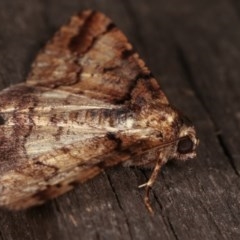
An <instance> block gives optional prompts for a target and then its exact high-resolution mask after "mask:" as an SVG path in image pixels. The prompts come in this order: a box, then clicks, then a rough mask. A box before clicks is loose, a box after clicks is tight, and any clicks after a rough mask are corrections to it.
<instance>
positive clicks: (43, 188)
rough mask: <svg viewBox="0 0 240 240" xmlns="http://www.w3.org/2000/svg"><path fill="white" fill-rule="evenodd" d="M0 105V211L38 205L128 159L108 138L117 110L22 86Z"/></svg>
mask: <svg viewBox="0 0 240 240" xmlns="http://www.w3.org/2000/svg"><path fill="white" fill-rule="evenodd" d="M9 99H11V101H9ZM0 103H1V104H0V107H1V108H0V109H1V114H0V115H1V119H2V120H3V121H4V124H3V125H1V126H0V156H1V158H0V183H1V185H0V206H4V207H7V208H10V209H23V208H27V207H30V206H33V205H38V204H41V203H43V202H45V201H46V200H48V199H50V198H54V197H56V196H58V195H60V194H62V193H64V192H66V191H68V190H70V189H71V188H73V187H74V185H76V183H81V182H84V181H86V180H88V179H90V178H93V177H94V176H95V175H97V174H98V173H100V172H101V171H103V170H104V169H105V168H106V167H108V166H112V165H116V164H119V163H121V162H122V161H124V160H126V159H128V158H129V157H130V153H129V152H120V153H119V152H117V148H118V145H119V140H118V139H117V138H116V137H115V136H114V135H111V134H109V124H108V121H112V120H111V119H112V118H115V119H116V117H115V116H114V115H116V114H119V112H122V111H123V109H122V107H116V106H115V105H112V104H106V103H104V102H102V101H99V100H94V99H91V98H88V97H85V96H82V95H78V94H77V95H76V94H69V93H68V92H65V91H61V90H60V91H59V90H52V89H50V90H49V89H48V88H43V87H36V86H35V87H32V86H27V85H26V84H19V85H15V86H13V87H11V88H9V89H5V90H4V91H2V92H1V93H0ZM16 109H17V111H16ZM101 121H103V122H102V123H101ZM116 121H117V119H116ZM98 124H100V125H101V126H102V128H97V127H96V126H97V125H98ZM104 124H105V125H106V127H104V126H103V125H104ZM111 124H113V122H111ZM119 127H121V126H119V125H118V127H117V128H118V130H119ZM124 129H125V126H122V130H124ZM114 130H115V131H117V129H115V128H114V126H113V127H111V131H114Z"/></svg>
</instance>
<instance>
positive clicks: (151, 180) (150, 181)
mask: <svg viewBox="0 0 240 240" xmlns="http://www.w3.org/2000/svg"><path fill="white" fill-rule="evenodd" d="M161 166H162V159H161V158H159V159H158V161H157V163H156V165H155V167H154V169H153V172H152V175H151V177H150V178H149V179H148V181H147V182H146V183H144V184H142V185H140V186H138V187H139V188H142V187H145V197H144V204H145V206H146V208H147V209H148V211H149V212H150V213H151V214H153V213H154V212H153V209H152V206H151V202H150V198H149V193H150V189H151V188H152V186H153V184H154V182H155V181H156V179H157V176H158V174H159V172H160V170H161Z"/></svg>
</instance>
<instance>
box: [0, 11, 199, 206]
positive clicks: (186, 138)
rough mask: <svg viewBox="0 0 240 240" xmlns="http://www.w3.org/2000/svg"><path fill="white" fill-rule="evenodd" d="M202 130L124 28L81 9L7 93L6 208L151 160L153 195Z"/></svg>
mask: <svg viewBox="0 0 240 240" xmlns="http://www.w3.org/2000/svg"><path fill="white" fill-rule="evenodd" d="M195 135H196V134H195V130H194V128H193V127H192V126H190V125H186V124H185V123H184V122H183V120H182V117H181V116H180V115H179V113H178V112H177V111H176V110H174V108H172V107H171V105H170V104H169V102H168V99H167V98H166V96H165V94H164V93H163V92H162V90H161V88H160V86H159V84H158V82H157V81H156V79H155V78H154V77H153V76H152V74H151V72H150V71H149V69H148V68H147V67H146V66H145V63H144V62H143V61H142V60H141V59H140V57H139V55H138V54H137V53H136V52H135V51H134V50H133V48H132V45H131V44H130V43H129V42H128V40H127V38H126V36H125V35H124V34H123V33H122V32H121V31H120V30H119V29H118V28H117V27H116V26H115V25H114V24H113V23H112V21H111V20H110V19H109V18H107V17H106V16H105V15H104V14H102V13H99V12H95V11H84V12H82V13H80V14H78V15H76V16H73V17H72V18H71V20H70V22H69V23H68V24H66V25H64V26H63V27H61V28H60V30H59V31H58V32H57V33H56V34H55V36H54V37H53V39H52V40H51V41H49V42H48V43H47V45H46V46H45V48H43V50H41V51H40V53H39V54H38V56H37V57H36V60H35V61H34V63H33V65H32V70H31V72H30V74H29V77H28V79H27V81H26V83H22V84H18V85H15V86H11V87H10V88H8V89H5V90H3V91H2V92H0V206H2V207H5V208H9V209H25V208H28V207H31V206H34V205H38V204H41V203H43V202H45V201H46V200H48V199H51V198H53V197H57V196H59V195H61V194H63V193H64V192H67V191H69V190H70V189H72V188H73V187H74V186H75V185H76V183H82V182H85V181H87V180H88V179H91V178H93V177H94V176H96V175H97V174H99V173H100V172H101V171H103V170H104V169H105V168H107V167H110V166H114V165H117V164H123V165H135V166H139V165H141V166H147V167H149V166H151V167H153V168H154V171H153V174H152V176H151V177H150V179H149V181H148V183H147V184H146V188H147V193H148V192H149V187H151V186H152V184H153V183H154V181H155V180H156V176H157V173H158V172H159V170H160V167H161V165H162V164H164V163H165V162H166V161H167V160H168V159H169V158H172V157H175V158H178V159H187V158H191V157H193V156H195V148H196V145H197V139H196V136H195ZM145 203H146V205H147V206H148V208H149V209H150V207H149V206H150V204H149V199H148V195H146V197H145Z"/></svg>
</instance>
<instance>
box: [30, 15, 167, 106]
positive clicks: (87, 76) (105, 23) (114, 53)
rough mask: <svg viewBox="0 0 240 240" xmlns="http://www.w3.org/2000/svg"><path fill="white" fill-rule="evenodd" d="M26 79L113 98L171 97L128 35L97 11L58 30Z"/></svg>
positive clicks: (76, 17) (32, 82) (111, 100)
mask: <svg viewBox="0 0 240 240" xmlns="http://www.w3.org/2000/svg"><path fill="white" fill-rule="evenodd" d="M27 83H29V84H31V85H38V86H45V87H48V88H58V89H61V90H65V91H68V92H71V93H77V94H85V95H87V96H90V97H92V98H95V99H100V100H103V101H105V102H110V103H114V104H115V103H116V104H118V103H124V102H125V101H126V100H130V99H134V100H133V101H138V102H142V100H147V101H148V100H152V99H153V98H154V99H157V100H158V101H160V102H161V103H167V99H166V97H165V95H164V94H163V93H162V91H161V90H160V88H159V85H158V83H157V81H156V80H155V79H154V78H153V77H152V75H151V73H150V71H149V70H148V68H147V67H146V66H145V63H144V62H143V61H142V60H141V59H140V58H139V55H138V54H137V53H136V52H135V51H134V50H133V47H132V45H131V44H130V43H129V42H128V40H127V38H126V37H125V35H124V34H123V33H122V32H121V31H120V30H119V29H118V28H117V27H116V26H115V25H114V24H113V23H112V21H111V20H110V19H109V18H107V17H106V16H105V15H104V14H102V13H99V12H95V11H84V12H82V13H80V14H79V15H77V16H74V17H72V18H71V20H70V22H69V23H68V24H67V25H65V26H63V27H62V28H61V29H60V30H59V31H58V32H57V33H56V34H55V36H54V37H53V39H52V40H51V41H50V42H49V43H48V44H47V45H46V46H45V48H44V49H43V50H42V51H41V52H40V53H39V55H38V56H37V58H36V60H35V62H34V64H33V67H32V71H31V73H30V75H29V77H28V80H27ZM139 96H141V97H139ZM136 98H137V99H136Z"/></svg>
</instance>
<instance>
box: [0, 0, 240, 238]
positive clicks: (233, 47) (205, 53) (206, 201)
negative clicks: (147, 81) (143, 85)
mask: <svg viewBox="0 0 240 240" xmlns="http://www.w3.org/2000/svg"><path fill="white" fill-rule="evenodd" d="M86 8H91V9H96V10H101V11H103V12H104V13H106V14H107V15H108V16H110V17H111V18H112V19H113V20H114V22H115V23H116V24H117V25H118V26H119V27H120V28H121V29H122V30H123V31H124V32H125V33H126V35H127V36H128V37H129V39H130V40H131V42H132V43H133V45H134V46H135V48H136V49H137V50H138V51H139V52H140V54H141V56H142V57H143V59H144V60H145V61H146V62H147V65H148V66H149V67H150V69H151V70H152V72H153V73H154V75H155V76H156V77H157V79H159V81H160V84H161V86H162V88H163V89H164V91H165V93H166V94H167V96H168V97H169V99H170V100H171V102H172V103H173V104H174V105H176V106H177V107H178V108H179V109H181V110H182V111H183V112H184V113H186V114H187V115H188V116H189V117H190V118H191V119H192V120H193V122H194V123H195V125H196V127H197V130H198V135H199V138H200V140H201V144H200V146H199V148H198V157H197V158H196V159H194V160H190V161H188V162H184V163H177V162H172V163H168V164H167V165H166V166H165V167H164V168H163V170H162V172H161V174H160V176H159V177H158V180H157V182H156V184H155V186H154V190H153V192H152V194H151V199H152V203H153V208H154V209H155V216H154V217H151V216H150V215H149V213H148V212H147V210H146V209H145V207H144V204H143V194H144V191H142V190H139V189H138V188H137V186H138V185H139V184H142V183H144V182H145V181H146V180H147V177H148V176H149V175H150V173H151V172H150V171H147V170H141V169H130V168H122V167H115V168H113V169H109V170H107V171H106V173H104V174H101V175H99V176H98V177H96V178H95V179H93V180H92V181H89V182H87V183H86V184H83V185H81V186H79V187H78V188H76V189H75V190H73V191H72V192H70V193H67V194H65V195H64V196H62V197H59V198H58V199H56V200H53V201H50V202H48V203H47V204H45V205H43V206H41V207H37V208H33V209H30V210H27V211H24V212H17V213H14V212H7V211H5V210H0V240H9V239H14V240H16V239H24V240H28V239H29V240H30V239H31V240H32V239H41V240H42V239H45V240H46V239H167V240H168V239H171V240H174V239H176V240H177V239H191V240H192V239H240V181H239V180H240V148H239V146H240V141H239V140H240V137H239V130H240V2H239V1H237V0H235V1H234V0H199V1H197V0H181V1H179V0H167V1H166V0H147V1H144V0H137V1H136V0H127V1H125V0H112V1H110V0H95V1H90V0H71V1H69V0H49V1H47V0H24V1H22V0H14V1H11V0H1V1H0V88H1V89H3V88H5V87H7V86H9V85H10V84H14V83H18V82H22V81H24V79H25V78H26V75H27V73H28V71H29V69H30V64H31V62H32V60H33V59H34V57H35V56H36V54H37V52H38V50H39V49H40V48H41V47H42V46H43V45H44V43H45V42H46V40H48V39H49V38H50V37H51V36H52V35H53V33H54V32H55V31H56V30H57V29H58V28H59V26H60V25H62V24H63V23H65V22H66V21H67V20H68V19H69V18H70V16H71V15H73V14H74V13H76V12H78V11H80V10H84V9H86Z"/></svg>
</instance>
